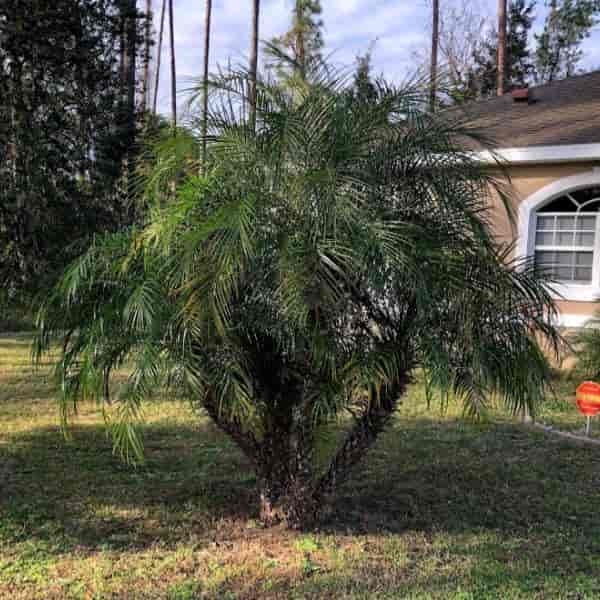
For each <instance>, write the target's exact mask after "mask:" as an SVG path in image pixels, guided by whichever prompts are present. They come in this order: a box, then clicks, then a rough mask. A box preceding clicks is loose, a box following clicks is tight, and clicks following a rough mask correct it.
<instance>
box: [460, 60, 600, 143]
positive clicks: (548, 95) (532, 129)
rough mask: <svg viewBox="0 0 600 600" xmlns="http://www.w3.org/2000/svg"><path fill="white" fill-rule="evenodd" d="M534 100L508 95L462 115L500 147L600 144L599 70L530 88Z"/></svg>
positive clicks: (479, 104)
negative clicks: (519, 100)
mask: <svg viewBox="0 0 600 600" xmlns="http://www.w3.org/2000/svg"><path fill="white" fill-rule="evenodd" d="M529 97H530V102H529V103H528V102H526V101H525V102H515V101H514V100H513V98H512V95H511V94H510V93H507V94H504V95H503V96H499V97H494V98H490V99H488V100H482V101H479V102H473V103H470V104H467V105H465V107H463V110H464V111H465V112H466V113H467V115H468V116H469V121H470V122H471V123H472V125H473V126H475V127H476V128H477V129H478V130H480V131H481V133H483V134H484V135H485V136H486V138H488V139H490V141H492V142H493V144H492V145H493V146H494V147H496V148H530V147H535V146H557V145H573V144H595V143H600V71H594V72H592V73H588V74H586V75H578V76H576V77H570V78H568V79H563V80H561V81H555V82H552V83H549V84H546V85H541V86H537V87H531V88H530V89H529Z"/></svg>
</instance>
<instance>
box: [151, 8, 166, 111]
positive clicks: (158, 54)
mask: <svg viewBox="0 0 600 600" xmlns="http://www.w3.org/2000/svg"><path fill="white" fill-rule="evenodd" d="M166 11H167V0H163V2H162V9H161V11H160V27H159V32H158V51H157V52H156V70H155V73H154V95H153V99H152V114H153V115H154V116H156V111H157V108H158V86H159V84H160V63H161V58H162V46H163V37H164V32H165V13H166Z"/></svg>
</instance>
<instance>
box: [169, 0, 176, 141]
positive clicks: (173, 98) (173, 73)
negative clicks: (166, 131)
mask: <svg viewBox="0 0 600 600" xmlns="http://www.w3.org/2000/svg"><path fill="white" fill-rule="evenodd" d="M169 32H170V34H171V35H170V42H171V119H172V121H173V131H174V132H176V131H177V71H176V68H175V23H174V17H173V0H169Z"/></svg>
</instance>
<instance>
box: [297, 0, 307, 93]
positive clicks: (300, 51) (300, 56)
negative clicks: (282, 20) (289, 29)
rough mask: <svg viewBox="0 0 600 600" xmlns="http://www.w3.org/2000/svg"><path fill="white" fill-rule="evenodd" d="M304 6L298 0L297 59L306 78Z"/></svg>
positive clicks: (303, 77) (302, 74) (303, 78)
mask: <svg viewBox="0 0 600 600" xmlns="http://www.w3.org/2000/svg"><path fill="white" fill-rule="evenodd" d="M303 11H304V6H303V2H302V0H296V61H297V63H298V65H299V67H300V77H301V79H302V80H303V81H304V80H306V47H305V44H304V22H303V21H304V12H303Z"/></svg>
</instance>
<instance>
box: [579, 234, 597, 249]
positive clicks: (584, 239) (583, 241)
mask: <svg viewBox="0 0 600 600" xmlns="http://www.w3.org/2000/svg"><path fill="white" fill-rule="evenodd" d="M595 237H596V236H595V234H594V233H592V232H587V233H577V234H576V235H575V245H576V246H586V247H589V248H593V247H594V238H595Z"/></svg>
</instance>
